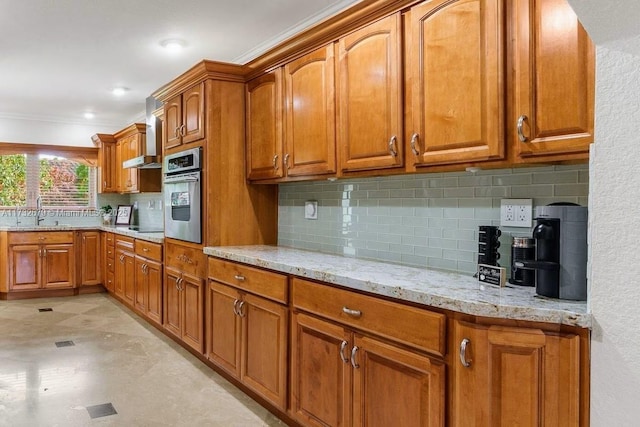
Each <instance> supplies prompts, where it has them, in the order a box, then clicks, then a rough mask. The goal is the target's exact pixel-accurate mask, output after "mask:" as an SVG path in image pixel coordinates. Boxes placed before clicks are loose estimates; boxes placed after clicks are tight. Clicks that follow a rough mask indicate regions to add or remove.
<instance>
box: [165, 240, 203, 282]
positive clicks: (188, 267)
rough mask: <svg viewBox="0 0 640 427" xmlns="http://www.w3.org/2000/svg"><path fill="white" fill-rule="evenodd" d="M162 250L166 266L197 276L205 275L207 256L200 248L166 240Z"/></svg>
mask: <svg viewBox="0 0 640 427" xmlns="http://www.w3.org/2000/svg"><path fill="white" fill-rule="evenodd" d="M164 250H165V263H166V265H167V266H169V267H173V268H175V269H176V270H179V271H182V272H184V273H188V274H191V275H192V276H196V277H198V278H204V277H206V274H207V256H206V255H205V254H204V252H202V249H199V248H192V247H189V246H182V245H176V244H175V243H170V242H167V243H166V244H165V246H164Z"/></svg>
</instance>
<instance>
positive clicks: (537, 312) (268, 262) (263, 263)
mask: <svg viewBox="0 0 640 427" xmlns="http://www.w3.org/2000/svg"><path fill="white" fill-rule="evenodd" d="M261 250H262V251H263V255H262V256H261V255H260V253H261ZM246 251H251V252H252V254H251V255H248V254H247V253H246ZM274 251H278V247H275V246H247V247H205V248H204V249H203V252H204V253H205V254H206V255H209V256H214V257H218V258H222V259H227V260H230V261H236V262H241V263H244V264H249V265H253V266H256V267H261V268H266V269H269V270H274V271H278V272H281V273H286V274H292V275H295V276H299V277H302V278H307V279H312V280H318V281H322V282H327V283H330V284H334V285H338V286H343V287H346V288H350V289H354V290H359V291H363V292H368V293H373V294H377V295H382V296H387V297H390V298H394V299H398V300H402V301H408V302H413V303H417V304H420V305H425V306H428V307H435V308H440V309H444V310H450V311H455V312H458V313H463V314H468V315H475V316H482V317H493V318H503V319H512V320H525V321H531V322H542V323H554V324H562V325H567V326H575V327H580V328H591V325H592V318H591V314H590V313H588V312H586V303H584V302H580V303H574V302H561V301H557V300H548V299H543V298H540V297H537V296H535V295H534V292H533V291H532V290H531V288H529V289H521V290H519V291H521V292H523V295H524V296H525V297H528V296H529V295H530V296H531V298H532V299H531V304H530V305H524V304H513V303H509V302H506V301H505V302H503V301H498V302H496V301H491V299H492V298H494V299H495V295H490V294H489V293H492V294H495V293H496V292H499V291H497V290H493V289H492V290H490V291H488V294H487V295H486V296H487V298H483V300H480V299H479V298H473V295H470V296H469V297H468V298H456V297H452V296H446V295H438V294H437V293H433V292H430V291H429V290H428V289H420V290H416V289H407V288H406V287H403V286H395V285H391V284H388V283H393V282H396V280H389V282H388V283H386V284H385V283H382V281H372V280H360V279H358V278H357V277H354V274H347V273H345V274H340V273H337V272H335V271H334V272H331V271H329V268H327V270H320V269H313V268H307V267H303V266H301V265H297V264H295V263H292V262H286V261H283V260H282V259H281V258H283V257H279V258H280V259H276V258H278V257H275V256H269V254H273V252H274ZM281 251H283V252H287V253H295V254H298V255H302V256H304V255H309V254H317V255H318V256H319V257H324V258H327V259H330V260H337V261H343V260H352V259H351V258H347V257H341V256H340V255H332V254H324V253H315V252H311V251H305V250H298V249H291V248H281ZM243 252H244V253H243ZM357 263H358V264H364V265H367V264H369V263H370V265H371V266H372V267H373V268H376V267H380V266H385V265H388V266H389V267H390V268H393V269H406V270H411V271H417V272H418V273H422V274H429V273H430V272H432V273H433V274H434V275H441V276H444V277H451V278H452V279H451V280H456V278H459V279H460V280H464V281H465V282H468V283H471V282H470V281H469V279H468V278H467V277H465V276H463V275H459V274H456V273H443V272H440V271H435V270H430V269H426V268H425V269H418V268H416V267H405V266H401V265H397V264H390V263H384V262H380V261H368V260H362V259H357ZM397 282H402V280H397ZM516 292H518V291H516ZM469 293H470V294H473V293H476V294H480V293H479V291H478V292H473V291H471V290H470V292H469ZM480 296H483V295H482V294H480ZM505 299H506V298H505ZM561 304H566V305H574V306H575V307H576V308H580V311H577V310H576V311H572V310H567V309H562V308H558V307H554V306H557V305H561ZM544 305H549V307H544ZM582 309H584V310H585V312H581V311H582Z"/></svg>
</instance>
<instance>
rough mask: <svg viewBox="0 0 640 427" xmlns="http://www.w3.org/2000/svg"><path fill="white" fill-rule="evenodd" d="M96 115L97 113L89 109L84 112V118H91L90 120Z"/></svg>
mask: <svg viewBox="0 0 640 427" xmlns="http://www.w3.org/2000/svg"><path fill="white" fill-rule="evenodd" d="M95 116H96V115H95V114H93V113H91V112H89V111H87V112H86V113H84V118H85V119H89V120H91V119H93V118H94V117H95Z"/></svg>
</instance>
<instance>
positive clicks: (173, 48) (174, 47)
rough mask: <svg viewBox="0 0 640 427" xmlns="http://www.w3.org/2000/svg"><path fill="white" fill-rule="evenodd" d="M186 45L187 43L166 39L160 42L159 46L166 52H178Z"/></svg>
mask: <svg viewBox="0 0 640 427" xmlns="http://www.w3.org/2000/svg"><path fill="white" fill-rule="evenodd" d="M186 45H187V43H186V42H185V41H184V40H181V39H166V40H162V41H161V42H160V46H162V47H163V48H165V49H166V50H167V51H168V52H180V51H181V50H182V48H184V47H185V46H186Z"/></svg>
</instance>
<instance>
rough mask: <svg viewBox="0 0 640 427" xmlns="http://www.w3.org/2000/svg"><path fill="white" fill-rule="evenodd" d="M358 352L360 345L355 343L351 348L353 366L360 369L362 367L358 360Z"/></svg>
mask: <svg viewBox="0 0 640 427" xmlns="http://www.w3.org/2000/svg"><path fill="white" fill-rule="evenodd" d="M357 352H358V346H357V345H354V346H353V348H352V349H351V366H353V368H354V369H358V368H359V367H360V365H358V363H357V362H356V353H357Z"/></svg>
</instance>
